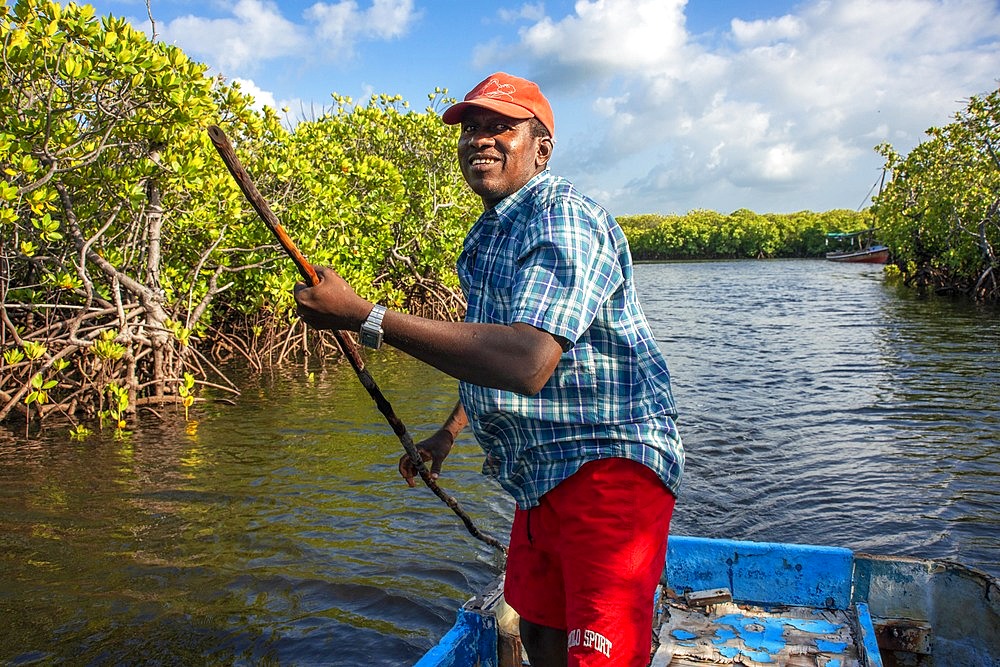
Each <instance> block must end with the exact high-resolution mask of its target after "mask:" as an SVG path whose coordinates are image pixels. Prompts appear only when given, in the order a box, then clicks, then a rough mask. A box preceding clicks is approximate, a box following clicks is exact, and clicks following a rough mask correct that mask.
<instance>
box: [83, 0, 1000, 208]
mask: <svg viewBox="0 0 1000 667" xmlns="http://www.w3.org/2000/svg"><path fill="white" fill-rule="evenodd" d="M91 4H93V5H94V7H95V8H96V9H97V12H98V13H99V14H109V13H111V14H115V15H116V16H125V17H128V18H130V20H131V21H132V22H133V24H134V25H135V26H136V27H137V28H140V29H143V30H146V31H147V32H149V31H150V21H149V17H148V14H147V5H146V2H145V0H125V1H118V0H101V1H99V2H93V3H91ZM149 4H150V7H151V11H152V16H153V19H154V20H155V26H156V32H157V33H158V38H159V39H162V40H164V41H167V42H171V43H175V44H177V45H178V46H180V47H181V48H183V49H184V50H185V52H187V53H188V54H189V55H190V56H191V57H193V58H195V59H197V60H199V61H201V62H204V63H206V64H208V65H210V66H211V68H212V70H211V71H212V73H221V74H222V75H224V76H226V77H227V78H229V79H234V80H239V81H240V82H241V85H242V86H243V88H244V90H246V91H248V92H251V93H252V94H253V95H254V96H255V98H256V99H257V100H258V103H260V104H270V105H272V106H274V107H275V108H281V107H287V108H288V109H289V110H290V113H291V115H292V116H296V115H301V111H302V110H318V109H323V108H326V107H328V106H329V105H330V94H331V93H333V92H336V93H340V94H343V95H348V96H350V97H352V98H353V99H354V100H356V101H365V100H367V99H368V97H369V96H370V95H371V94H372V93H388V94H399V95H402V96H403V97H404V99H406V100H408V101H409V102H410V104H411V106H412V107H413V108H415V109H418V110H422V109H423V108H424V107H425V106H426V103H427V95H428V93H430V92H432V91H433V90H434V88H435V87H438V86H440V87H443V88H447V89H448V90H449V94H451V95H452V96H455V97H458V98H461V97H462V96H463V95H464V94H465V92H466V91H468V90H469V89H470V88H472V87H473V86H474V85H475V84H476V83H477V82H478V81H480V80H481V79H482V78H484V77H485V76H486V75H488V74H490V73H492V72H495V71H507V72H510V73H513V74H517V75H519V76H525V77H528V78H531V79H533V80H535V81H537V82H538V83H539V85H540V86H541V88H542V90H543V92H545V94H546V95H547V97H548V98H549V100H550V102H551V103H552V106H553V109H554V112H555V120H556V150H555V153H554V156H553V159H552V162H551V166H552V170H553V171H554V172H555V173H557V174H559V175H562V176H566V177H567V178H569V179H571V180H572V181H574V182H575V183H576V184H577V185H578V186H580V187H581V189H583V191H584V192H586V193H588V194H590V195H591V196H592V197H594V198H595V199H597V200H598V201H599V202H601V203H602V204H604V205H605V206H607V207H608V208H609V209H610V210H611V211H612V212H613V213H615V214H617V215H625V214H636V213H661V214H668V213H686V212H687V211H689V210H692V209H698V208H701V209H712V210H716V211H720V212H724V213H728V212H731V211H733V210H735V209H737V208H749V209H752V210H755V211H757V212H761V213H765V212H791V211H799V210H806V209H808V210H813V211H825V210H829V209H832V208H847V209H856V208H859V207H861V206H863V205H867V203H868V199H867V197H868V195H869V194H870V190H871V188H872V186H873V185H875V184H876V183H877V181H878V179H879V176H880V174H881V165H882V160H881V158H880V156H878V155H877V154H876V153H875V152H874V150H873V148H874V146H875V145H876V144H878V143H880V142H889V143H891V144H892V145H893V146H894V147H895V148H896V150H897V151H899V152H902V153H906V152H908V151H909V150H910V149H911V148H912V147H913V146H915V145H916V144H917V143H919V142H920V141H922V140H923V139H924V137H925V135H924V131H925V130H926V129H927V128H928V127H931V126H935V125H944V124H947V123H948V122H950V121H951V117H952V115H953V114H954V113H955V112H957V111H959V110H961V109H962V108H963V107H964V106H965V101H966V100H967V99H968V97H969V96H970V95H977V94H984V93H988V92H991V91H993V90H995V89H996V88H997V87H998V85H1000V84H998V80H1000V4H998V3H997V1H996V0H805V1H803V2H791V1H788V0H759V1H747V0H742V1H737V0H733V1H724V0H690V1H689V2H685V0H578V1H577V2H568V1H562V0H560V1H558V2H555V1H551V0H549V1H540V2H503V1H501V2H485V1H477V0H434V1H431V0H331V1H319V2H316V1H314V0H310V1H305V2H300V1H282V2H273V1H270V0H199V1H194V0H149ZM307 113H309V112H308V111H307Z"/></svg>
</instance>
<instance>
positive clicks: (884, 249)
mask: <svg viewBox="0 0 1000 667" xmlns="http://www.w3.org/2000/svg"><path fill="white" fill-rule="evenodd" d="M826 243H827V245H828V246H829V245H831V244H832V245H834V246H835V248H836V249H835V250H831V251H830V252H828V253H826V258H827V259H828V260H830V261H831V262H861V263H866V264H885V263H886V262H888V261H889V247H888V246H884V245H881V244H879V243H876V242H875V230H874V229H863V230H861V231H860V232H830V233H828V234H827V235H826Z"/></svg>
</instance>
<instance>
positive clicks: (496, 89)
mask: <svg viewBox="0 0 1000 667" xmlns="http://www.w3.org/2000/svg"><path fill="white" fill-rule="evenodd" d="M516 92H517V88H515V87H514V84H511V83H500V81H499V80H498V79H490V80H489V81H487V82H486V85H485V86H483V91H482V93H480V94H481V95H482V96H483V97H491V98H493V99H496V98H498V97H505V98H507V99H508V100H510V101H511V102H513V101H514V93H516Z"/></svg>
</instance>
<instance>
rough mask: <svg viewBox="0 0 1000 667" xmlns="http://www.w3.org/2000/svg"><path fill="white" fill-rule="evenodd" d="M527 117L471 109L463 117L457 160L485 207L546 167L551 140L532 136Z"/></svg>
mask: <svg viewBox="0 0 1000 667" xmlns="http://www.w3.org/2000/svg"><path fill="white" fill-rule="evenodd" d="M531 126H532V123H531V121H530V120H518V119H515V118H510V117H509V116H504V115H502V114H499V113H497V112H495V111H490V110H488V109H479V108H472V109H470V110H469V111H467V112H466V113H465V116H464V117H463V118H462V125H461V127H462V135H461V137H459V140H458V162H459V166H460V167H461V169H462V175H463V176H465V180H466V182H467V183H468V184H469V187H471V188H472V191H473V192H475V193H476V194H477V195H479V196H480V198H482V200H483V205H484V206H485V207H486V208H492V207H494V206H496V204H497V203H498V202H500V201H501V200H502V199H504V198H505V197H507V196H509V195H512V194H514V193H515V192H517V191H518V190H520V189H521V186H522V185H524V184H525V183H527V182H528V181H529V180H530V179H531V177H532V176H534V175H535V174H537V173H539V172H540V171H542V170H543V169H544V168H545V164H546V163H547V162H548V160H549V156H550V155H551V153H552V140H551V139H549V138H547V137H545V138H542V137H536V136H533V135H532V130H531Z"/></svg>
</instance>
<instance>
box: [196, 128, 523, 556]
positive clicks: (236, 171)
mask: <svg viewBox="0 0 1000 667" xmlns="http://www.w3.org/2000/svg"><path fill="white" fill-rule="evenodd" d="M208 136H209V137H210V138H211V140H212V144H214V145H215V149H216V150H217V151H218V152H219V155H220V156H221V157H222V161H223V162H224V163H225V164H226V167H227V168H228V169H229V173H230V174H232V175H233V178H234V179H236V183H237V185H239V187H240V190H241V191H242V192H243V195H244V196H245V197H246V198H247V200H248V201H249V202H250V205H251V206H252V207H253V209H254V210H255V211H256V212H257V215H259V216H260V218H261V220H263V221H264V224H266V225H267V226H268V228H270V230H271V231H272V232H273V233H274V235H275V236H276V237H277V238H278V242H279V243H280V244H281V247H282V248H283V249H284V250H285V252H286V253H287V254H288V256H289V257H291V259H292V261H293V262H294V263H295V267H296V268H297V269H298V271H299V274H301V275H302V278H303V279H304V280H305V281H306V284H308V285H310V286H315V285H318V284H319V276H317V275H316V270H315V269H314V268H313V266H312V264H310V263H309V262H308V260H306V258H305V256H304V255H303V254H302V253H301V252H299V249H298V248H297V247H296V246H295V244H294V243H293V242H292V239H291V238H290V237H289V236H288V234H287V233H286V232H285V228H284V227H282V226H281V222H280V221H279V220H278V217H277V216H276V215H275V214H274V212H273V211H271V207H270V206H268V204H267V201H266V200H265V199H264V197H263V196H261V194H260V192H259V191H258V190H257V186H255V185H254V184H253V181H252V180H251V179H250V175H249V174H248V173H247V171H246V169H244V168H243V165H242V163H240V160H239V158H238V157H236V152H235V151H234V150H233V147H232V145H231V144H230V143H229V138H228V137H226V134H225V132H223V131H222V129H221V128H219V127H218V126H216V125H211V126H209V128H208ZM333 337H334V338H335V339H336V341H337V344H338V345H339V346H340V349H341V350H342V351H343V352H344V355H345V356H346V357H347V360H348V362H349V363H350V364H351V368H353V369H354V372H355V374H357V376H358V379H359V380H360V381H361V384H362V386H364V388H365V389H366V390H367V391H368V394H369V395H370V396H371V397H372V399H373V400H374V401H375V405H376V407H378V409H379V412H381V413H382V414H383V415H384V416H385V419H386V421H387V422H388V423H389V426H390V427H391V428H392V431H393V433H395V434H396V437H397V438H399V441H400V443H402V445H403V449H404V450H406V454H407V455H408V456H409V457H410V460H411V461H412V462H413V465H414V467H415V468H416V470H417V473H418V474H419V475H420V479H422V480H423V481H424V484H425V485H426V486H427V488H429V489H430V490H431V491H433V492H434V495H436V496H437V497H438V498H440V499H441V500H442V501H443V502H444V503H445V504H446V505H447V506H448V507H450V508H451V510H452V511H453V512H454V513H455V514H456V515H458V517H459V518H460V519H461V520H462V522H463V523H464V524H465V527H466V529H467V530H468V531H469V533H470V534H471V535H472V536H473V537H475V538H476V539H478V540H482V541H483V542H485V543H486V544H489V545H490V546H492V547H495V548H497V549H499V550H500V551H502V552H503V553H505V554H506V553H507V547H506V546H504V545H503V544H502V543H501V542H500V541H499V540H497V539H496V538H495V537H493V536H491V535H488V534H486V533H483V532H482V531H481V530H479V528H477V527H476V525H475V523H473V521H472V518H471V517H470V516H469V515H468V514H467V513H466V512H465V510H463V509H462V507H461V505H459V503H458V501H457V500H455V498H454V497H453V496H451V495H449V494H447V493H445V492H444V490H442V489H441V487H440V486H438V484H437V482H436V481H435V480H433V479H431V475H430V472H429V471H428V470H427V466H426V465H424V461H423V459H421V458H420V452H418V451H417V446H416V445H415V444H414V443H413V438H411V437H410V434H409V433H408V432H407V430H406V426H404V425H403V421H402V420H401V419H400V418H399V417H398V416H396V412H395V411H394V410H393V409H392V405H391V404H390V403H389V401H388V400H387V399H386V397H385V395H383V394H382V390H381V389H379V387H378V385H377V384H376V383H375V379H374V378H372V375H371V373H369V372H368V369H367V368H365V362H364V360H363V359H362V358H361V354H360V352H359V351H358V347H357V345H355V343H354V340H353V339H352V338H351V337H350V336H349V335H348V334H346V333H345V332H343V331H334V332H333Z"/></svg>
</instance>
